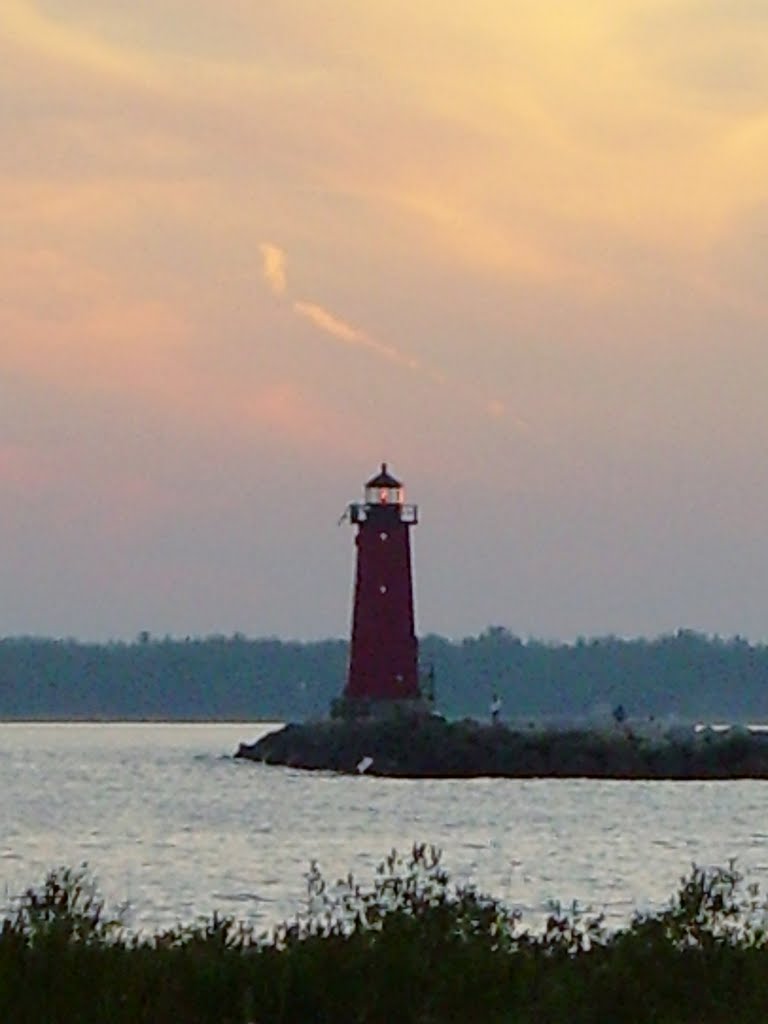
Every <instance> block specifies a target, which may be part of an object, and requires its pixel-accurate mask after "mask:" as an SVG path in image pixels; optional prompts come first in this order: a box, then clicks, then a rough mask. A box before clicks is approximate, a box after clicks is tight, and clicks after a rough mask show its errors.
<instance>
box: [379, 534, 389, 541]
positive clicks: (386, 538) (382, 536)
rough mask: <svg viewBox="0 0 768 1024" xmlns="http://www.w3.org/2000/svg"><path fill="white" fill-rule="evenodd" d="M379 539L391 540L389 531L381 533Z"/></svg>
mask: <svg viewBox="0 0 768 1024" xmlns="http://www.w3.org/2000/svg"><path fill="white" fill-rule="evenodd" d="M379 540H389V534H388V533H380V534H379Z"/></svg>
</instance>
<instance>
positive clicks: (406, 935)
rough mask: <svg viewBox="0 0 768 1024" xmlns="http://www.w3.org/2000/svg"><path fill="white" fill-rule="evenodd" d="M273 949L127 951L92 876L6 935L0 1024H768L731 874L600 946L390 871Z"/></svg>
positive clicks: (760, 970)
mask: <svg viewBox="0 0 768 1024" xmlns="http://www.w3.org/2000/svg"><path fill="white" fill-rule="evenodd" d="M309 889H310V892H309V896H310V901H309V902H310V908H309V911H308V912H307V914H306V915H304V916H302V917H300V918H298V919H297V920H296V921H295V922H293V923H290V924H287V925H284V926H282V927H279V928H277V929H276V930H275V931H274V932H273V933H271V934H270V935H267V936H259V935H257V934H256V933H255V932H254V931H253V930H252V929H251V928H249V927H248V926H246V925H243V924H238V923H237V922H235V921H233V920H231V919H229V918H219V917H213V918H212V919H210V920H208V921H205V922H203V923H200V924H198V925H195V926H191V927H181V926H180V927H178V928H175V929H173V930H171V931H166V932H162V933H159V934H157V935H153V936H135V935H133V936H132V935H130V934H129V933H128V932H127V931H126V930H125V929H124V927H123V926H122V925H121V923H120V920H119V915H117V916H112V915H109V914H108V913H107V912H106V909H105V906H104V904H103V902H102V900H101V898H100V897H99V895H98V894H97V892H96V891H95V889H94V888H93V885H92V884H91V883H90V881H89V880H88V878H87V876H86V875H84V874H83V873H81V872H72V871H66V870H65V871H60V872H58V873H54V874H51V875H50V876H49V877H48V878H47V880H46V881H45V884H44V885H43V887H42V888H41V889H39V890H29V891H28V892H27V893H26V894H25V895H24V896H23V897H21V898H20V900H18V902H17V903H16V905H15V907H14V908H13V910H12V911H11V912H10V913H9V915H8V916H7V917H6V919H5V920H4V921H3V923H2V930H1V931H0V1020H2V1021H13V1022H14V1024H27V1022H29V1024H33V1022H34V1024H38V1022H46V1024H58V1022H61V1024H65V1022H66V1024H75V1022H80V1024H89V1022H94V1024H95V1022H99V1024H101V1022H104V1021H110V1022H111V1024H122V1022H126V1024H128V1022H130V1024H143V1022H147V1024H164V1022H166V1021H167V1022H169V1024H170V1022H173V1024H208V1022H211V1024H214V1022H215V1024H248V1022H258V1024H278V1022H279V1024H289V1022H291V1024H292V1022H296V1024H307V1022H312V1024H324V1022H326V1021H327V1022H329V1024H330V1022H333V1024H347V1022H348V1024H391V1022H393V1021H398V1022H404V1024H409V1022H413V1024H437V1022H452V1021H456V1022H459V1021H460V1022H462V1024H464V1022H467V1021H472V1022H478V1024H482V1022H509V1024H513V1022H515V1024H518V1022H519V1024H526V1022H536V1024H546V1022H550V1021H551V1022H553V1024H554V1022H557V1024H561V1022H563V1021H568V1022H569V1024H580V1022H584V1024H587V1022H589V1024H601V1022H606V1024H608V1022H614V1021H618V1020H621V1021H623V1022H626V1024H646V1022H648V1024H650V1022H655V1024H688V1022H690V1024H694V1022H695V1024H702V1022H706V1024H718V1022H720V1021H722V1022H726V1021H728V1022H729V1024H733V1022H736V1024H738V1022H740V1021H744V1022H747V1021H748V1022H750V1024H754V1021H757V1020H766V1019H768V986H767V985H766V984H765V979H766V974H767V973H768V933H767V932H766V908H765V905H764V904H763V903H762V901H761V899H760V896H759V894H758V892H757V891H756V889H754V888H752V887H749V886H746V885H745V884H744V881H743V879H742V878H741V876H740V875H739V873H738V872H737V871H736V870H735V869H734V868H733V866H731V867H729V868H728V869H719V870H713V871H706V870H701V869H698V868H694V869H693V870H692V872H691V874H690V876H689V877H688V878H686V879H684V880H683V882H682V884H681V888H680V891H679V892H678V894H677V895H676V896H675V898H674V899H673V900H672V901H671V903H670V905H669V907H668V908H667V909H666V910H664V911H663V912H659V913H655V914H651V915H640V914H638V915H637V916H636V917H635V918H634V920H633V921H632V922H631V924H630V925H628V926H627V927H626V928H625V929H623V930H620V931H613V932H611V931H607V930H606V929H605V928H604V927H603V924H602V922H601V920H600V919H599V918H595V917H587V916H581V915H579V914H577V913H571V914H563V913H562V912H560V911H559V910H553V912H552V914H551V916H550V918H549V920H548V922H547V925H546V927H545V929H544V930H543V931H541V932H538V933H532V932H530V931H528V930H527V929H526V928H525V926H524V923H523V922H522V921H521V920H520V918H519V916H518V915H517V914H516V913H514V912H512V911H510V910H509V909H508V908H506V907H505V906H503V905H502V904H501V903H499V902H498V901H497V900H495V899H493V898H492V897H489V896H486V895H483V894H481V893H479V892H477V891H476V890H475V889H473V888H471V887H465V886H455V885H453V884H452V883H451V882H450V880H449V878H448V877H447V876H446V874H445V872H444V871H443V869H442V868H441V865H440V860H439V856H438V854H437V853H436V852H435V851H434V850H431V849H428V848H425V847H416V848H414V850H413V852H412V855H411V857H410V858H409V859H407V860H405V861H404V860H401V859H400V858H398V857H397V856H396V855H395V854H392V855H391V856H390V857H389V858H388V859H387V861H386V862H385V863H384V864H383V865H382V866H381V868H380V869H379V872H378V875H377V878H376V880H375V882H374V884H373V885H372V886H371V887H370V888H361V887H360V886H358V885H356V883H355V881H354V880H353V879H351V878H350V879H347V880H346V881H344V882H342V883H339V884H338V885H336V886H333V887H329V886H327V885H326V883H325V882H324V880H323V879H322V877H321V876H320V874H319V873H318V872H317V870H316V869H313V871H312V872H311V874H310V880H309Z"/></svg>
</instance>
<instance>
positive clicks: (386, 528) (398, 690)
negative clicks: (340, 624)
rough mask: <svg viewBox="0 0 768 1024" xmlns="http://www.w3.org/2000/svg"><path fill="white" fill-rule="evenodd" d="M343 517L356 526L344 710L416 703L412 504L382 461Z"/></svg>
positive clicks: (415, 705)
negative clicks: (352, 601)
mask: <svg viewBox="0 0 768 1024" xmlns="http://www.w3.org/2000/svg"><path fill="white" fill-rule="evenodd" d="M347 517H348V519H349V522H350V523H352V524H353V525H354V526H356V528H357V536H356V538H355V541H356V553H357V560H356V561H357V564H356V568H355V592H354V605H353V610H352V639H351V644H350V652H349V672H348V676H347V685H346V688H345V690H344V699H343V701H342V704H343V706H344V710H345V713H346V714H351V715H365V714H378V713H381V712H384V713H386V712H387V711H390V710H392V709H393V708H405V709H409V710H413V711H416V710H421V695H420V691H419V664H418V662H419V656H418V643H417V640H416V632H415V625H414V611H413V579H412V573H411V540H410V530H411V527H412V526H415V525H416V523H417V522H418V509H417V507H416V505H406V504H405V497H404V490H403V485H402V483H401V482H400V481H399V480H396V479H395V477H394V476H392V474H391V473H390V472H389V469H388V468H387V464H386V462H384V463H382V466H381V470H380V471H379V472H378V473H377V474H376V475H375V476H373V477H372V478H371V479H370V480H369V481H368V482H367V483H366V484H365V490H364V500H363V501H362V502H353V503H352V504H351V505H349V506H348V508H347Z"/></svg>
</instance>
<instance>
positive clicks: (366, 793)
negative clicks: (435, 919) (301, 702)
mask: <svg viewBox="0 0 768 1024" xmlns="http://www.w3.org/2000/svg"><path fill="white" fill-rule="evenodd" d="M41 730H43V731H41ZM254 733H256V735H257V736H258V733H259V730H258V728H257V727H253V726H232V725H227V726H215V725H214V726H205V725H199V726H157V725H151V726H136V725H132V726H120V725H109V726H87V727H86V726H76V725H73V726H55V727H50V726H48V727H41V726H17V727H11V726H0V750H1V751H2V756H0V821H2V822H3V825H4V835H3V840H4V842H5V849H4V850H2V851H0V891H15V892H19V891H21V890H22V889H23V888H25V887H26V886H28V885H33V884H36V883H37V882H39V881H40V880H42V878H43V876H44V874H45V872H46V871H47V870H48V869H49V868H50V867H52V866H54V865H58V864H62V863H68V864H72V865H75V866H77V865H78V864H80V863H82V862H83V861H88V862H89V864H90V866H91V869H92V870H93V871H94V873H95V875H96V876H97V878H98V881H99V883H100V885H101V887H102V889H103V891H104V892H105V893H106V894H107V896H108V898H109V901H110V902H122V901H123V900H124V899H128V900H129V902H130V903H131V905H132V908H133V915H132V916H133V920H134V924H135V926H137V927H143V928H157V927H165V926H169V925H172V924H175V923H177V922H178V921H183V920H185V919H186V918H189V917H191V918H192V919H194V918H196V917H198V916H199V915H201V914H210V913H211V912H212V911H213V910H214V909H216V907H217V905H220V904H221V903H225V905H226V906H230V905H231V906H232V907H233V908H236V912H237V915H238V916H242V917H244V918H246V919H249V920H252V921H255V919H256V917H257V916H258V919H259V922H260V923H264V922H266V923H275V922H277V921H278V920H282V919H287V918H290V917H292V916H293V915H294V914H295V913H296V911H297V910H298V909H299V908H300V907H302V906H303V901H304V900H305V898H306V878H305V876H306V873H307V869H308V866H309V864H310V862H311V861H312V860H317V861H318V863H319V865H320V868H321V870H322V872H323V874H324V876H325V877H326V878H327V879H330V880H335V879H336V878H344V877H346V875H347V873H348V872H349V871H350V870H351V871H352V872H353V873H354V874H355V876H356V877H358V878H359V880H360V881H362V882H364V883H365V882H367V881H371V880H372V879H373V877H374V875H375V871H376V867H377V865H378V864H379V863H380V862H381V861H382V860H383V858H384V857H386V855H387V854H388V853H389V851H390V850H391V849H392V848H393V847H395V848H397V849H398V850H399V851H401V852H402V853H406V854H407V852H408V851H409V850H410V847H411V845H412V844H413V843H414V842H422V841H423V842H427V843H433V844H435V845H436V846H438V847H440V848H441V849H442V850H443V851H444V853H443V859H444V863H445V866H446V867H447V868H448V870H449V872H450V873H452V874H453V875H454V877H456V878H459V879H462V880H468V881H471V882H472V883H474V884H476V885H477V886H478V888H480V889H481V890H482V891H485V892H489V893H492V894H494V895H497V896H499V897H501V898H503V899H505V900H507V901H508V902H510V903H511V904H512V905H513V906H517V907H520V908H521V909H523V910H525V911H526V912H527V913H528V914H533V915H536V914H539V915H540V914H542V913H544V912H546V908H547V907H548V905H549V903H550V902H551V901H552V900H560V902H561V904H562V905H563V906H570V904H571V902H572V901H573V900H574V899H575V900H577V901H578V903H579V905H584V906H587V905H589V906H593V907H595V908H603V909H604V910H605V912H606V915H607V917H608V918H609V919H610V921H611V922H612V923H619V922H621V921H623V920H627V919H628V918H629V917H630V916H631V913H632V911H633V910H634V909H635V907H640V908H642V909H647V908H651V907H658V906H661V905H665V904H666V902H667V900H668V898H669V897H670V895H671V894H672V893H673V891H674V890H675V889H676V887H677V885H678V883H679V880H680V877H681V876H682V875H684V874H686V873H687V872H688V870H689V869H690V865H691V862H692V861H693V860H695V861H696V862H697V863H701V864H727V862H728V860H729V858H731V857H736V858H737V859H738V862H739V865H740V866H741V867H743V868H744V869H745V871H746V872H747V874H748V875H749V876H750V877H755V878H756V879H757V880H761V881H762V880H764V879H765V878H766V876H767V875H768V863H766V861H767V860H768V833H766V832H765V830H764V820H765V810H766V797H768V783H760V782H754V781H745V782H743V783H742V782H733V783H728V784H727V785H726V784H716V783H695V782H692V783H665V782H655V783H654V782H643V783H621V782H600V781H589V780H562V781H558V780H542V779H538V780H537V779H532V780H512V779H498V780H493V779H477V780H466V781H461V780H386V779H377V778H374V777H362V778H359V777H339V776H334V775H331V774H329V773H302V772H297V771H293V770H290V769H279V768H268V767H266V766H258V765H252V764H247V763H246V762H242V761H238V760H236V759H233V758H232V757H231V754H232V753H233V752H234V750H235V749H236V748H237V745H238V743H239V742H240V741H241V740H244V739H253V738H254ZM265 891H267V892H268V893H269V899H268V900H267V899H266V898H265V897H264V895H263V894H264V893H265ZM227 894H228V895H227ZM251 895H253V896H254V897H255V898H253V899H252V898H250V897H251ZM239 896H244V897H247V898H244V899H239V898H238V897H239Z"/></svg>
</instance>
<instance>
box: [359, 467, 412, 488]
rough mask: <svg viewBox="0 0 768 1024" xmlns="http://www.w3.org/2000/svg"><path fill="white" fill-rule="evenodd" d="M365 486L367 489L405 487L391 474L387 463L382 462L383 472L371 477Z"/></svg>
mask: <svg viewBox="0 0 768 1024" xmlns="http://www.w3.org/2000/svg"><path fill="white" fill-rule="evenodd" d="M365 486H366V487H395V488H398V487H402V486H403V485H402V484H401V483H400V481H399V480H396V479H395V478H394V477H393V476H392V474H391V473H390V472H389V469H388V468H387V464H386V462H382V464H381V470H380V471H379V472H378V473H377V474H376V476H374V477H371V479H370V480H369V481H368V483H367V484H366V485H365Z"/></svg>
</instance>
